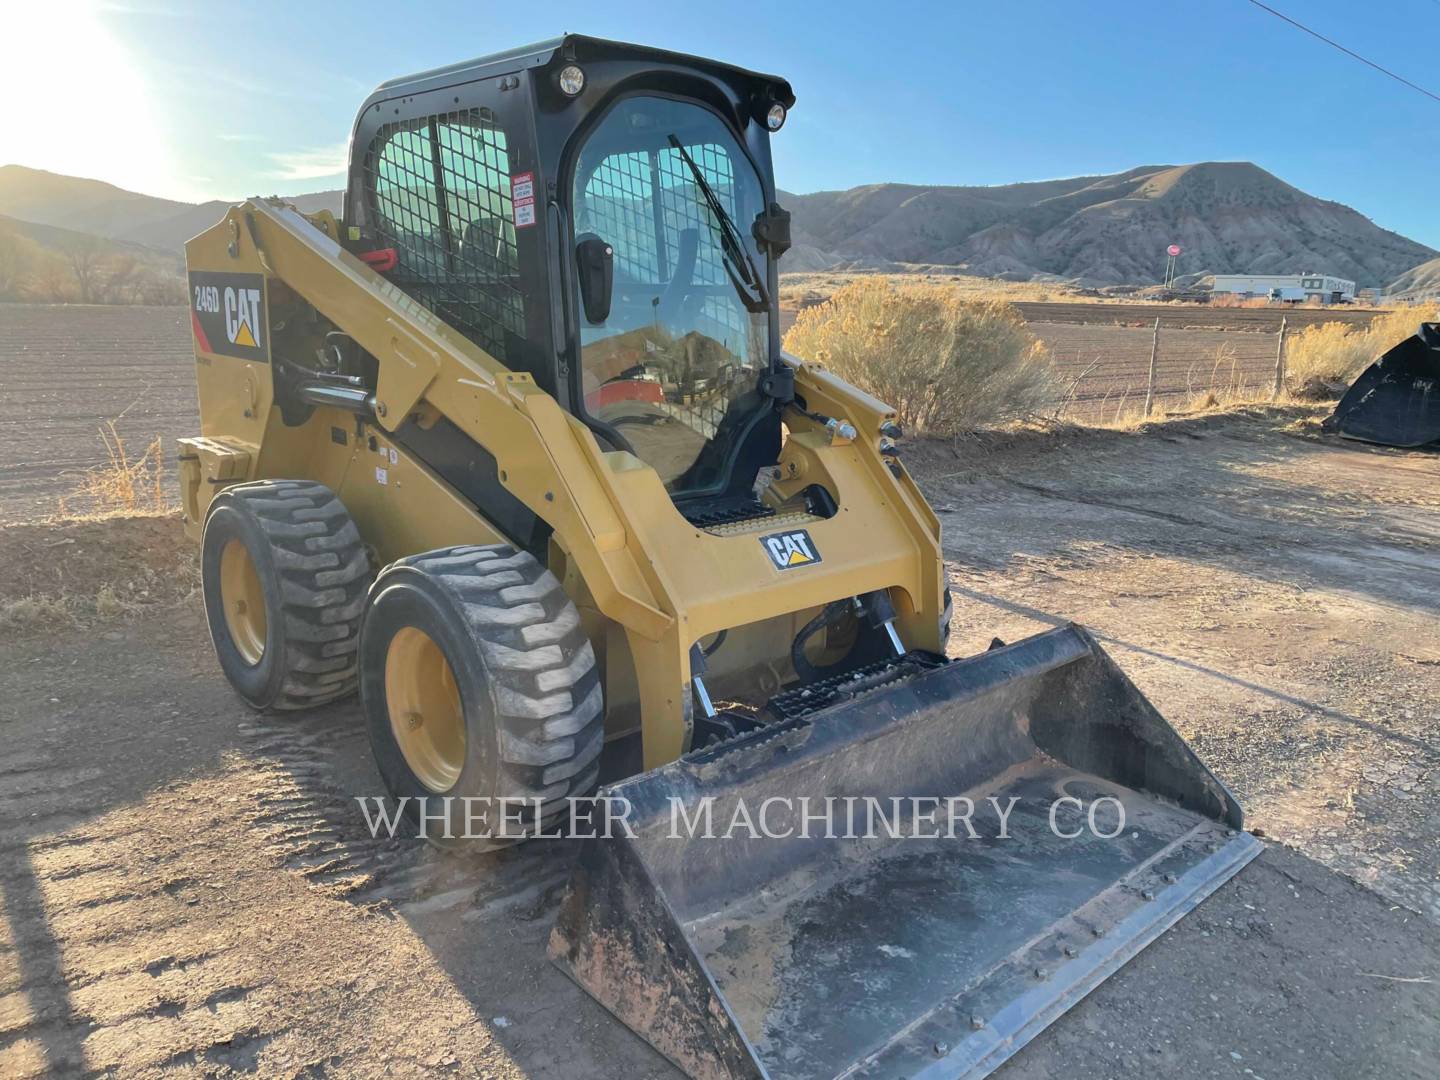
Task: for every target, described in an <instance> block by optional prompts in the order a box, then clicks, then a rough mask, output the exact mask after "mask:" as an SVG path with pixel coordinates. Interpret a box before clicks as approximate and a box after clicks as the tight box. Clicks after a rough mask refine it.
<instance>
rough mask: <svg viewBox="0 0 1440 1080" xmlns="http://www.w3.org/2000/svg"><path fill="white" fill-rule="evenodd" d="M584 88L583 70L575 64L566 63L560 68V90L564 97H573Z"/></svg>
mask: <svg viewBox="0 0 1440 1080" xmlns="http://www.w3.org/2000/svg"><path fill="white" fill-rule="evenodd" d="M584 89H585V72H583V71H581V70H580V67H579V65H577V64H566V65H565V66H564V67H563V68H561V69H560V91H561V93H563V94H565V96H566V97H574V96H575V95H576V94H578V93H580V91H581V90H584Z"/></svg>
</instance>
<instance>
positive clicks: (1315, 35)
mask: <svg viewBox="0 0 1440 1080" xmlns="http://www.w3.org/2000/svg"><path fill="white" fill-rule="evenodd" d="M1436 2H1437V3H1440V0H1436ZM1250 3H1252V4H1254V5H1255V6H1256V7H1258V8H1259V9H1260V10H1261V11H1268V12H1269V13H1270V14H1271V15H1274V16H1275V17H1276V18H1277V19H1283V20H1284V21H1285V22H1287V23H1289V24H1290V25H1291V26H1293V27H1295V29H1297V30H1303V31H1305V33H1307V34H1309V35H1310V36H1311V37H1313V38H1319V39H1320V40H1321V41H1323V42H1324V43H1325V44H1326V45H1329V46H1330V47H1331V48H1332V49H1339V50H1340V51H1341V52H1343V53H1344V54H1345V55H1346V56H1351V57H1354V58H1355V59H1356V60H1359V61H1360V62H1361V63H1362V64H1366V65H1368V66H1370V67H1372V68H1374V69H1375V70H1376V71H1378V72H1380V73H1381V74H1382V75H1388V76H1390V78H1392V79H1394V80H1395V81H1396V82H1398V83H1404V84H1405V85H1406V86H1408V87H1410V89H1411V90H1418V91H1419V92H1420V93H1422V94H1424V95H1425V96H1426V97H1428V98H1432V99H1434V100H1435V101H1440V94H1434V93H1431V92H1430V91H1429V90H1426V89H1425V88H1424V87H1423V86H1417V85H1415V84H1414V83H1413V82H1411V81H1410V80H1409V79H1407V78H1405V77H1404V76H1403V75H1396V74H1395V72H1393V71H1391V70H1390V69H1389V68H1386V67H1381V66H1380V65H1379V64H1377V63H1375V61H1374V60H1367V59H1366V58H1365V57H1363V56H1361V55H1360V54H1359V53H1357V52H1356V51H1355V50H1354V49H1347V48H1346V47H1345V46H1344V45H1341V44H1340V43H1339V42H1338V41H1332V40H1331V39H1330V38H1328V37H1326V36H1325V35H1324V34H1321V33H1319V32H1317V31H1315V30H1311V29H1310V27H1308V26H1306V25H1305V24H1304V23H1299V22H1296V21H1295V20H1294V19H1292V18H1290V16H1289V15H1284V14H1281V13H1280V12H1278V11H1276V10H1275V9H1274V8H1272V7H1269V6H1267V5H1265V4H1262V3H1260V0H1250Z"/></svg>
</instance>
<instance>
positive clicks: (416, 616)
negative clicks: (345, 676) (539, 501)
mask: <svg viewBox="0 0 1440 1080" xmlns="http://www.w3.org/2000/svg"><path fill="white" fill-rule="evenodd" d="M360 672H361V674H360V694H361V700H362V702H363V704H364V710H365V719H366V724H367V726H368V729H369V733H370V744H371V747H372V749H373V751H374V754H375V762H376V765H377V767H378V768H379V770H380V775H381V778H382V779H383V780H384V782H385V785H386V787H387V789H388V790H389V792H390V794H391V795H392V796H393V797H395V798H396V799H408V800H409V801H408V802H407V803H406V804H405V809H406V813H407V815H408V816H409V817H410V819H411V821H412V822H417V823H419V824H421V826H422V828H421V832H422V835H424V836H425V837H426V839H429V840H432V841H433V842H435V843H437V844H440V845H442V846H448V845H449V844H452V843H455V842H457V841H459V840H462V839H463V840H466V841H468V842H470V843H471V844H472V845H473V846H478V847H481V848H494V847H504V846H508V845H509V844H513V843H516V842H518V841H519V840H520V839H522V838H523V835H525V834H529V833H533V832H534V831H535V830H536V829H537V828H538V827H540V826H542V825H543V824H544V823H545V822H547V821H549V820H550V819H552V818H554V817H555V816H557V815H559V814H561V813H563V812H564V811H565V810H566V809H567V808H568V804H567V803H566V799H567V798H569V797H579V796H583V795H587V794H589V793H590V792H591V791H592V790H593V789H594V787H595V785H596V783H597V781H598V779H599V772H600V752H601V749H602V747H603V745H604V741H605V730H604V708H603V704H602V700H601V690H600V680H599V673H598V672H597V671H596V668H595V654H594V651H593V650H592V648H591V646H590V642H589V640H588V639H587V638H586V637H585V634H584V632H583V630H582V629H581V628H580V616H579V613H578V612H577V611H576V610H575V606H574V604H572V603H571V602H570V599H569V598H568V597H567V596H566V595H565V593H564V591H563V590H562V589H561V587H560V583H559V581H557V580H556V579H555V576H554V575H553V574H551V573H550V572H549V571H548V570H546V569H545V568H544V567H543V566H541V565H540V563H539V562H538V561H537V560H536V559H535V558H534V557H533V556H531V555H530V554H529V553H527V552H523V551H517V550H516V549H514V548H512V547H509V546H508V545H503V544H497V545H489V546H484V547H476V546H463V547H452V548H442V549H439V550H437V551H431V552H427V553H425V554H423V555H415V556H411V557H410V558H407V559H401V560H400V561H399V562H396V563H392V564H391V565H390V566H388V567H386V568H385V570H384V571H382V572H381V574H380V576H379V577H378V578H377V579H376V581H375V584H374V585H373V586H372V588H371V590H370V605H369V607H368V609H367V611H366V614H365V622H364V626H363V628H362V630H361V634H360ZM447 797H449V799H450V802H449V803H446V802H445V801H444V800H445V799H446V798H447ZM467 799H468V800H470V801H469V803H468V804H467V803H466V802H465V801H464V800H467ZM416 800H424V801H423V803H418V802H417V801H416ZM537 800H538V802H537ZM422 805H423V806H424V811H423V814H424V819H423V821H422V820H421V811H420V807H421V806H422ZM537 806H538V807H539V813H538V814H537V813H536V811H535V808H536V807H537ZM502 813H508V817H507V818H506V820H503V821H502ZM501 833H503V834H504V835H496V834H501Z"/></svg>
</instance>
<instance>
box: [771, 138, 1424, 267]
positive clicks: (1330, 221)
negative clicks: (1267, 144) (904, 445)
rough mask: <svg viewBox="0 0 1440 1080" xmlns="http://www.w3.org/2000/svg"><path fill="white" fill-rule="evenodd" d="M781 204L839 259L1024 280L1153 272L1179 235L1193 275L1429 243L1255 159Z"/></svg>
mask: <svg viewBox="0 0 1440 1080" xmlns="http://www.w3.org/2000/svg"><path fill="white" fill-rule="evenodd" d="M786 205H787V206H789V207H790V209H791V210H792V211H793V212H794V215H795V231H796V241H797V244H803V245H805V246H806V248H808V249H818V250H819V251H820V252H822V253H828V255H829V256H830V257H831V258H832V262H833V264H847V263H859V264H860V265H875V264H876V263H877V262H884V261H890V262H897V263H944V264H951V265H956V266H960V267H963V268H964V269H966V270H967V271H968V272H970V273H974V274H982V275H988V276H996V277H1005V278H1011V279H1019V280H1024V279H1031V278H1049V277H1057V278H1064V279H1070V280H1077V281H1080V282H1082V283H1086V284H1097V285H1100V284H1119V283H1137V284H1138V283H1147V282H1156V281H1159V280H1160V278H1161V275H1162V274H1163V271H1164V266H1165V248H1166V246H1167V245H1169V244H1172V243H1178V244H1180V245H1181V246H1182V247H1183V248H1184V255H1183V256H1182V257H1181V264H1180V270H1181V272H1182V273H1183V274H1185V275H1187V276H1193V277H1199V276H1202V275H1205V274H1216V273H1220V274H1225V273H1271V272H1275V273H1279V272H1289V273H1300V272H1302V271H1307V270H1316V271H1324V272H1327V273H1333V274H1338V275H1340V276H1341V277H1348V278H1354V279H1355V280H1356V281H1358V282H1359V283H1360V284H1361V285H1362V286H1363V285H1372V286H1373V285H1378V284H1381V283H1383V282H1388V281H1390V280H1391V279H1393V278H1394V277H1395V276H1396V275H1397V274H1399V273H1401V272H1403V271H1404V270H1406V269H1407V268H1409V267H1413V266H1415V264H1416V263H1417V262H1420V261H1422V260H1424V259H1427V258H1430V257H1433V256H1434V255H1436V254H1437V253H1436V252H1435V251H1433V250H1432V249H1430V248H1427V247H1426V246H1425V245H1423V244H1419V243H1416V242H1415V241H1413V240H1409V239H1407V238H1406V237H1403V236H1400V235H1399V234H1397V233H1393V232H1390V231H1388V230H1386V229H1382V228H1380V227H1379V226H1377V225H1375V224H1374V223H1373V222H1372V221H1370V220H1369V219H1368V218H1366V217H1364V216H1363V215H1361V214H1359V213H1357V212H1356V211H1355V210H1352V209H1351V208H1350V207H1348V206H1344V205H1342V204H1340V203H1335V202H1328V201H1325V200H1323V199H1317V198H1315V197H1314V196H1312V195H1308V194H1306V193H1305V192H1303V191H1301V190H1299V189H1298V188H1295V187H1292V186H1291V185H1289V184H1286V183H1285V182H1283V181H1282V180H1280V179H1278V178H1277V177H1275V176H1272V175H1271V174H1270V173H1268V172H1266V171H1265V170H1264V169H1262V168H1260V167H1259V166H1257V165H1253V164H1251V163H1249V162H1213V161H1212V162H1202V163H1200V164H1196V165H1152V166H1141V167H1139V168H1135V169H1130V170H1128V171H1127V172H1123V173H1116V174H1115V175H1113V176H1081V177H1074V178H1071V179H1066V180H1049V181H1042V182H1039V183H1026V184H1007V185H1003V186H999V187H920V186H915V185H907V184H875V185H870V186H866V187H858V188H851V189H850V190H848V191H826V192H817V193H815V194H812V195H788V196H786ZM807 261H808V262H809V263H811V264H813V263H814V262H815V261H816V260H815V256H814V252H810V254H809V256H808V258H807ZM787 269H788V267H787Z"/></svg>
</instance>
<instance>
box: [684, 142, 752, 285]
mask: <svg viewBox="0 0 1440 1080" xmlns="http://www.w3.org/2000/svg"><path fill="white" fill-rule="evenodd" d="M670 145H671V146H673V147H674V148H675V149H676V150H677V151H678V152H679V154H680V157H681V159H682V160H683V161H684V162H685V164H686V166H688V167H689V169H690V175H691V176H693V177H694V178H695V186H696V187H697V188H699V189H700V194H701V196H703V197H704V199H705V205H706V206H708V207H709V208H710V215H711V216H712V217H713V218H714V219H715V225H716V228H717V231H718V232H719V233H720V250H721V252H722V253H723V254H724V255H725V274H726V276H727V277H728V278H729V279H730V284H731V285H733V286H735V293H736V295H737V296H739V297H740V302H741V303H742V304H744V305H745V310H746V311H751V312H755V313H759V312H762V311H768V310H770V291H769V290H768V289H766V288H765V278H764V276H763V275H762V274H761V273H760V270H759V268H758V267H756V265H755V262H754V260H753V259H751V258H750V253H749V252H748V251H746V250H745V245H744V244H743V243H742V242H741V240H740V231H739V230H738V229H736V228H735V222H734V221H732V220H731V218H730V214H729V213H728V212H727V211H726V209H725V204H724V203H722V202H721V201H720V197H719V196H718V195H716V194H715V190H714V189H713V188H712V187H711V186H710V182H709V181H708V180H706V179H705V174H704V173H703V172H701V171H700V166H699V165H696V164H695V160H694V159H693V158H692V157H691V156H690V154H689V152H687V151H686V149H685V147H684V146H682V145H681V143H680V140H679V139H677V138H676V137H675V136H674V135H673V134H672V135H670ZM752 290H753V293H752Z"/></svg>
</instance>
